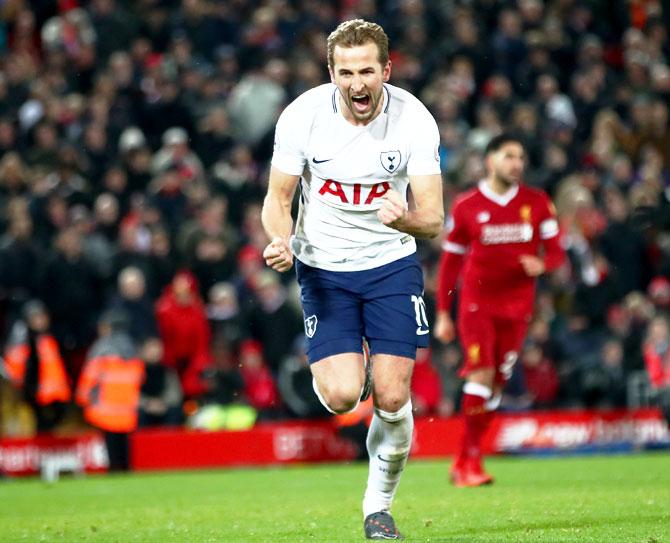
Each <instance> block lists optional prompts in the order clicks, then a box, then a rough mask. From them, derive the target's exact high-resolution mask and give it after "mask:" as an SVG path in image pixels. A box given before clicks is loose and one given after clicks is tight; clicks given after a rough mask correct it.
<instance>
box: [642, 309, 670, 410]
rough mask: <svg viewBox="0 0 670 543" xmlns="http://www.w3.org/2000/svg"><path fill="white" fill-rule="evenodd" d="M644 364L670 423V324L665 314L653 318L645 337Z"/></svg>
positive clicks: (657, 399)
mask: <svg viewBox="0 0 670 543" xmlns="http://www.w3.org/2000/svg"><path fill="white" fill-rule="evenodd" d="M644 364H645V366H646V368H647V375H648V376H649V382H650V383H651V388H652V390H653V392H654V395H655V397H656V401H657V404H658V406H659V407H660V408H661V410H662V411H663V416H664V417H665V420H666V422H668V423H670V324H668V319H667V317H665V316H658V317H655V318H653V319H652V320H651V322H650V323H649V327H648V328H647V334H646V337H645V339H644Z"/></svg>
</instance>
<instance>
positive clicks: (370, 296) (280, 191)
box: [263, 19, 444, 539]
mask: <svg viewBox="0 0 670 543" xmlns="http://www.w3.org/2000/svg"><path fill="white" fill-rule="evenodd" d="M328 69H329V72H330V77H331V81H332V83H331V84H325V85H321V86H319V87H316V88H314V89H311V90H309V91H307V92H305V93H304V94H303V95H301V96H299V97H298V98H297V99H296V100H295V101H294V102H293V103H291V104H290V105H289V106H288V107H287V108H286V110H285V111H284V112H283V113H282V115H281V117H280V119H279V121H278V123H277V128H276V134H275V148H274V155H273V158H272V169H271V172H270V180H269V186H268V192H267V196H266V198H265V202H264V206H263V225H264V227H265V230H266V232H267V234H268V236H269V238H270V239H271V240H272V241H271V242H270V244H269V245H268V246H267V247H266V249H265V251H264V257H265V260H266V263H267V264H268V265H269V266H271V267H272V268H273V269H275V270H277V271H280V272H284V271H287V270H289V269H290V268H291V267H292V265H293V258H294V256H295V258H296V273H297V277H298V282H299V284H300V287H301V300H302V305H303V312H304V318H305V334H306V336H307V342H308V358H309V362H310V367H311V370H312V375H313V377H314V389H315V392H316V393H317V396H318V397H319V399H320V400H321V402H322V403H323V405H324V406H325V407H326V408H327V409H328V410H330V411H331V412H333V413H345V412H348V411H350V410H352V409H355V408H356V406H357V404H358V402H359V399H360V397H361V393H362V391H363V388H364V384H365V370H364V361H363V354H362V340H363V339H365V341H366V342H367V344H368V346H369V349H370V354H371V359H372V360H371V365H372V383H373V384H372V394H373V398H374V405H375V412H374V416H373V419H372V423H371V425H370V429H369V433H368V437H367V449H368V453H369V457H370V471H369V477H368V483H367V489H366V491H365V495H364V499H363V517H364V531H365V535H366V537H367V538H369V539H399V538H400V537H401V536H400V534H399V533H398V530H397V529H396V526H395V522H394V520H393V517H392V516H391V513H390V508H391V502H392V500H393V496H394V494H395V491H396V488H397V486H398V482H399V480H400V475H401V473H402V471H403V469H404V466H405V462H406V460H407V457H408V455H409V450H410V445H411V442H412V431H413V426H414V423H413V418H412V404H411V402H410V388H409V385H410V378H411V374H412V367H413V364H414V358H415V355H416V349H417V347H423V346H426V345H427V341H428V333H429V330H428V323H427V321H426V313H425V305H424V302H423V298H422V295H423V275H422V271H421V267H420V265H419V262H418V261H417V257H416V254H415V253H416V242H415V239H414V238H415V237H419V238H431V237H435V236H437V235H439V233H440V231H441V228H442V224H443V219H444V210H443V206H442V185H441V183H442V180H441V176H440V168H439V156H438V144H439V134H438V130H437V125H436V123H435V120H434V119H433V117H432V116H431V115H430V113H429V112H428V111H427V110H426V108H425V107H424V106H423V105H422V104H421V103H420V102H419V100H417V99H416V98H415V97H414V96H412V95H411V94H410V93H408V92H406V91H404V90H402V89H400V88H397V87H394V86H392V85H389V84H388V83H387V81H388V80H389V77H390V75H391V62H390V61H389V51H388V38H387V36H386V34H385V33H384V31H383V29H382V28H381V27H380V26H379V25H377V24H374V23H370V22H366V21H363V20H360V19H358V20H352V21H346V22H344V23H342V24H341V25H339V26H338V27H337V29H335V31H333V32H332V33H331V35H330V36H329V37H328ZM408 185H409V187H410V189H411V191H412V196H413V201H414V205H413V207H412V209H408V204H407V188H408ZM298 186H299V187H300V206H299V212H298V216H297V220H296V225H295V233H294V235H292V228H293V220H292V217H291V202H292V200H293V195H294V192H295V190H296V188H297V187H298Z"/></svg>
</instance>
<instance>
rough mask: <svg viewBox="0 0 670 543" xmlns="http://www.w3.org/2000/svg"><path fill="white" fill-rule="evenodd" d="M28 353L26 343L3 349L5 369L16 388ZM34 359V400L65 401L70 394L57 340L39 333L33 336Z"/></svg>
mask: <svg viewBox="0 0 670 543" xmlns="http://www.w3.org/2000/svg"><path fill="white" fill-rule="evenodd" d="M29 356H30V346H29V345H28V344H26V343H17V344H15V345H11V346H9V347H8V348H7V351H6V352H5V369H6V370H7V374H8V375H9V378H10V379H11V381H12V382H13V383H14V384H15V385H16V386H18V387H22V386H23V381H24V379H25V375H26V363H27V362H28V357H29ZM37 360H38V364H39V366H38V370H37V397H36V399H37V403H39V404H40V405H48V404H50V403H54V402H69V401H70V399H71V397H72V394H71V392H70V384H69V380H68V377H67V373H66V372H65V364H64V363H63V358H62V357H61V354H60V349H59V348H58V342H57V341H56V340H55V339H54V337H53V336H50V335H48V334H42V335H40V336H39V337H38V338H37Z"/></svg>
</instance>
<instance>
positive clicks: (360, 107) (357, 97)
mask: <svg viewBox="0 0 670 543" xmlns="http://www.w3.org/2000/svg"><path fill="white" fill-rule="evenodd" d="M351 102H352V103H353V105H354V109H355V110H356V111H358V112H364V111H366V110H367V109H368V107H369V106H370V97H369V96H368V95H367V94H354V95H353V96H352V97H351Z"/></svg>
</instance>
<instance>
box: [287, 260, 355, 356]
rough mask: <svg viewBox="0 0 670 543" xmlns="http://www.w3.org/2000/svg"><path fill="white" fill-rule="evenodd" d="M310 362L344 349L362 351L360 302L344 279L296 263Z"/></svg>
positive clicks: (346, 350) (346, 351) (353, 351)
mask: <svg viewBox="0 0 670 543" xmlns="http://www.w3.org/2000/svg"><path fill="white" fill-rule="evenodd" d="M296 270H297V277H298V283H299V285H300V300H301V302H302V311H303V318H304V323H305V337H306V339H307V358H308V360H309V362H310V364H313V363H315V362H317V361H320V360H324V359H327V358H329V357H332V356H334V355H339V354H343V353H356V354H362V350H363V348H362V337H363V320H362V313H361V302H360V300H359V299H358V296H357V295H356V294H355V293H352V292H351V291H350V290H348V289H346V288H344V286H345V279H344V278H343V276H341V275H338V274H337V273H336V272H327V271H324V270H319V269H317V268H312V267H310V266H306V265H305V264H302V263H301V262H298V263H297V264H296Z"/></svg>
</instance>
